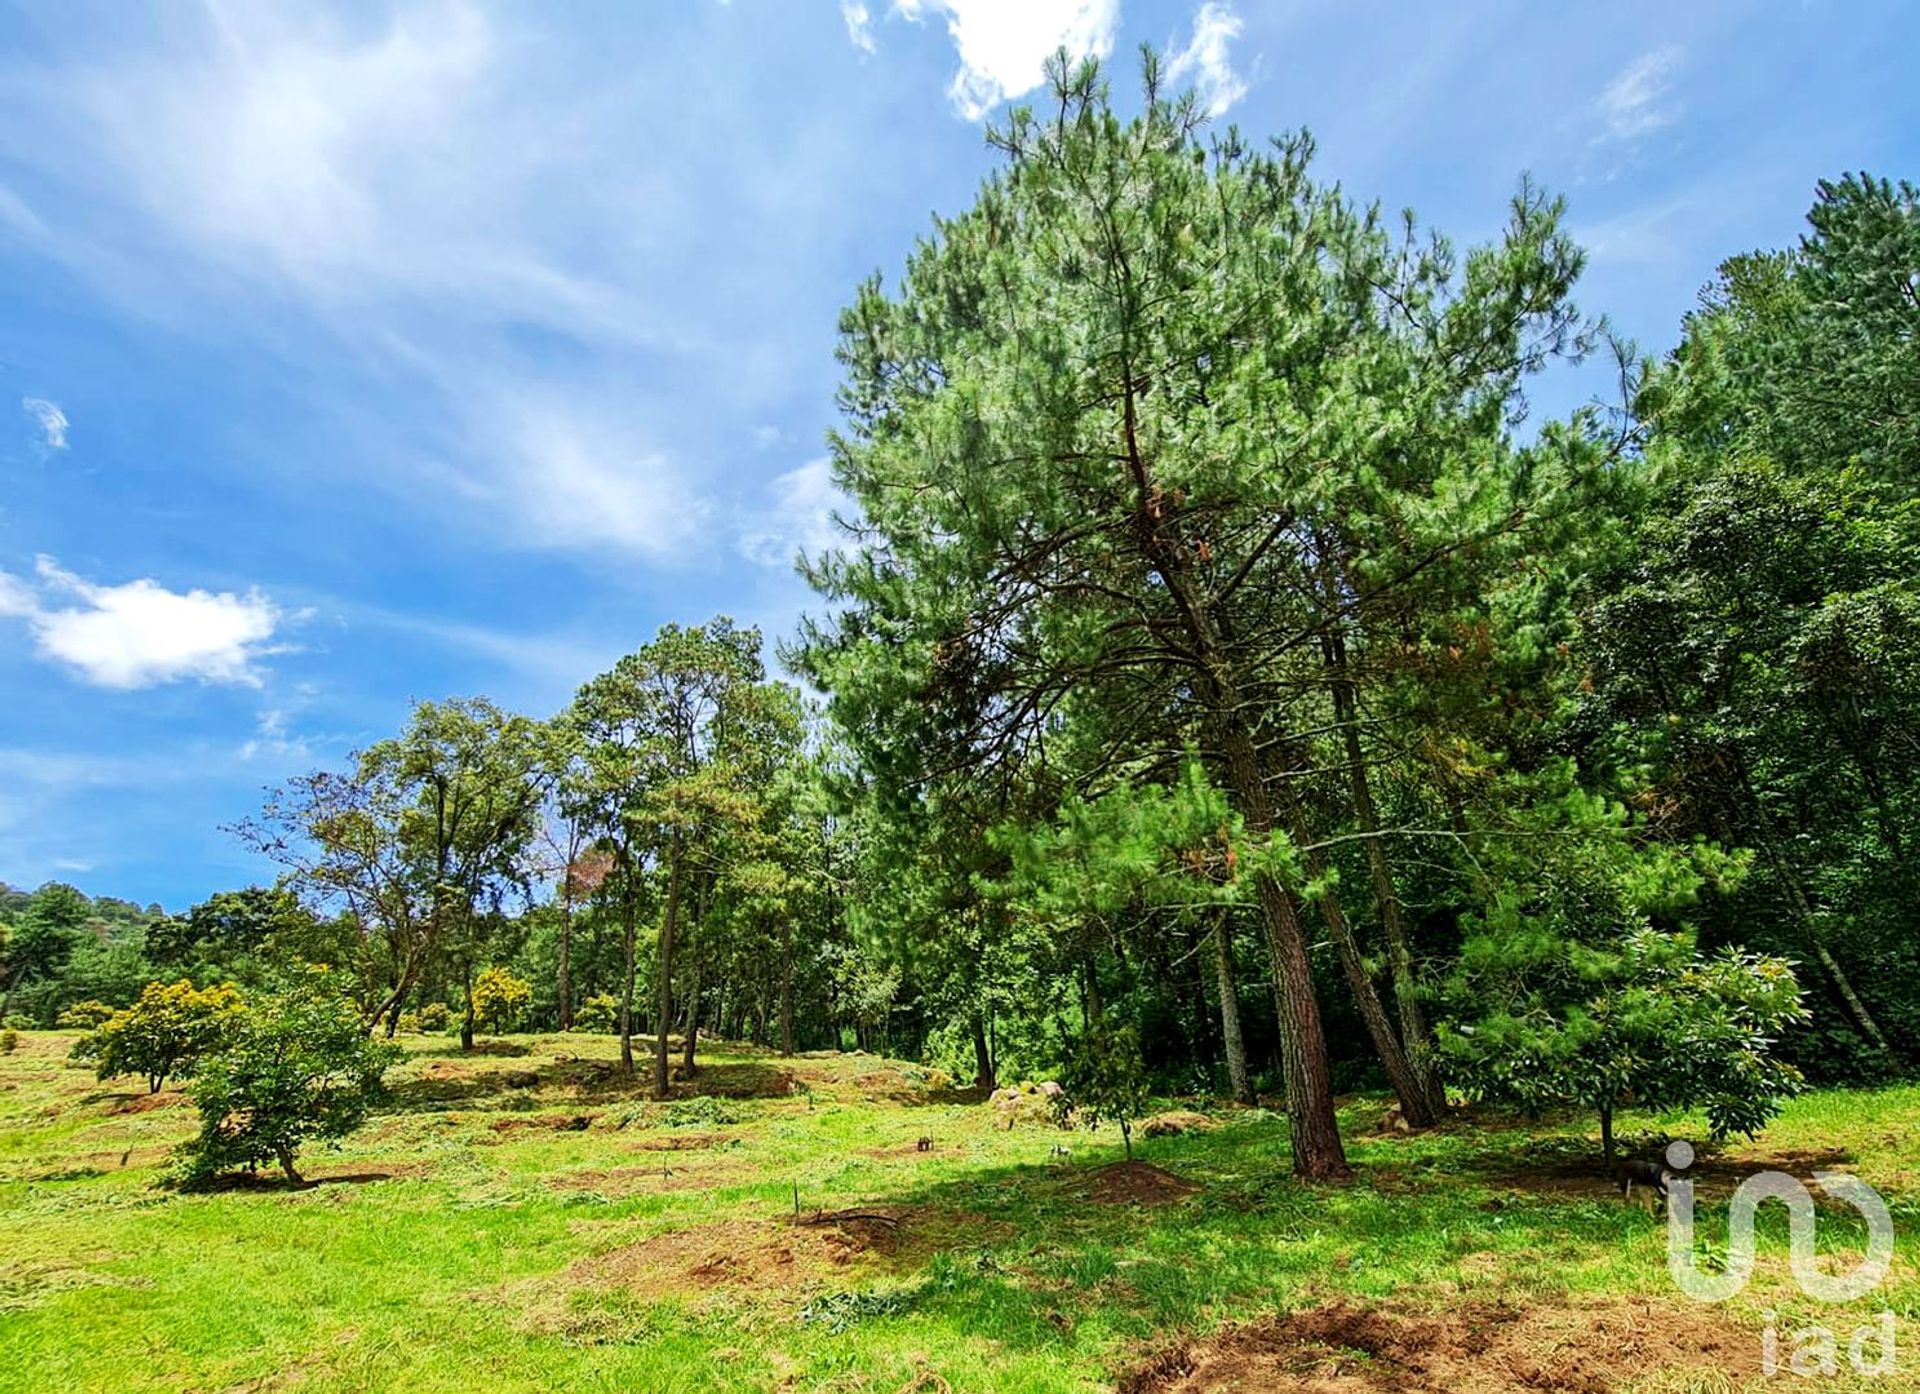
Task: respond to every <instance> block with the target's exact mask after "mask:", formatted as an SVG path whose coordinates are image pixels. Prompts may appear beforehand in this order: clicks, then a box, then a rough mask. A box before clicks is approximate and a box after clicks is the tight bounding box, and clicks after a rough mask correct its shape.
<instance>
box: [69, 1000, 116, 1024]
mask: <svg viewBox="0 0 1920 1394" xmlns="http://www.w3.org/2000/svg"><path fill="white" fill-rule="evenodd" d="M118 1010H119V1008H117V1007H109V1006H108V1005H107V1004H106V1003H105V1002H96V1001H93V1000H91V999H89V1000H87V1001H85V1002H75V1003H74V1004H73V1005H72V1006H71V1007H68V1008H67V1009H66V1010H65V1011H64V1012H62V1013H60V1015H59V1016H57V1017H55V1018H54V1020H53V1024H54V1025H55V1026H63V1027H66V1028H67V1029H68V1030H80V1031H91V1030H93V1029H94V1028H95V1027H97V1026H99V1025H101V1024H102V1023H103V1022H105V1021H106V1020H107V1018H109V1017H111V1016H112V1015H113V1014H114V1013H115V1012H116V1011H118Z"/></svg>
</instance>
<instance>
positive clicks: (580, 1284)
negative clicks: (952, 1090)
mask: <svg viewBox="0 0 1920 1394" xmlns="http://www.w3.org/2000/svg"><path fill="white" fill-rule="evenodd" d="M1005 1233H1006V1226H1004V1225H1001V1224H998V1223H997V1222H995V1221H992V1220H989V1219H987V1218H986V1217H984V1216H981V1215H975V1214H970V1213H967V1212H964V1211H952V1210H940V1209H934V1208H931V1207H919V1206H900V1205H890V1206H880V1207H875V1208H873V1209H851V1210H830V1211H807V1212H803V1213H802V1214H800V1215H797V1216H781V1217H780V1218H778V1219H763V1220H726V1221H720V1222H716V1223H714V1224H708V1225H699V1226H696V1227H694V1228H692V1229H682V1230H674V1231H670V1232H669V1233H666V1234H656V1235H654V1236H653V1237H652V1238H649V1239H642V1240H640V1241H639V1242H637V1243H633V1244H627V1245H624V1246H622V1247H621V1248H618V1249H614V1250H612V1251H611V1252H609V1253H605V1254H601V1255H599V1256H597V1257H595V1258H590V1259H585V1260H582V1261H581V1262H579V1263H576V1264H574V1265H573V1267H571V1268H569V1269H568V1270H567V1272H566V1274H565V1278H564V1281H565V1283H566V1285H567V1286H569V1287H574V1288H588V1289H592V1290H596V1291H599V1290H605V1289H608V1288H618V1289H624V1290H626V1291H628V1292H632V1293H635V1294H637V1295H640V1296H643V1297H666V1296H685V1295H687V1294H689V1293H699V1292H705V1291H710V1290H713V1289H716V1288H729V1289H734V1288H738V1289H751V1290H753V1291H756V1292H768V1293H787V1292H795V1291H804V1290H807V1289H812V1288H818V1287H821V1286H824V1285H827V1284H829V1283H840V1284H844V1283H845V1282H846V1275H847V1274H848V1272H849V1271H853V1270H857V1269H860V1268H873V1269H889V1268H899V1267H904V1266H911V1265H914V1264H919V1263H922V1262H924V1261H925V1260H926V1258H927V1257H928V1256H929V1255H930V1254H931V1253H933V1252H934V1251H936V1250H938V1249H942V1248H947V1247H952V1246H955V1245H960V1244H967V1243H972V1244H978V1243H982V1242H985V1241H986V1240H988V1239H992V1238H998V1237H1001V1236H1003V1235H1004V1234H1005Z"/></svg>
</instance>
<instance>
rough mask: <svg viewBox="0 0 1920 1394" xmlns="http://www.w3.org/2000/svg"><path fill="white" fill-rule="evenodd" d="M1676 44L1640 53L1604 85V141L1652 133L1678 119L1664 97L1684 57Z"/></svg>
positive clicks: (1602, 98)
mask: <svg viewBox="0 0 1920 1394" xmlns="http://www.w3.org/2000/svg"><path fill="white" fill-rule="evenodd" d="M1684 56H1685V55H1684V52H1683V50H1682V49H1681V48H1680V47H1679V46H1678V45H1676V44H1668V45H1665V46H1664V47H1661V48H1656V49H1653V50H1652V51H1650V52H1647V53H1643V54H1641V55H1640V56H1639V57H1638V58H1636V59H1634V60H1633V61H1632V62H1631V63H1629V64H1627V66H1626V67H1624V68H1622V69H1621V70H1620V72H1619V73H1618V74H1617V75H1616V76H1615V77H1614V79H1613V81H1612V82H1610V83H1608V84H1607V87H1606V90H1605V91H1604V92H1602V93H1601V94H1600V104H1599V114H1600V119H1601V122H1602V124H1603V127H1604V129H1603V131H1602V135H1601V138H1602V139H1605V140H1636V139H1638V138H1639V137H1641V136H1644V135H1651V134H1652V133H1653V132H1655V131H1657V130H1660V129H1661V128H1662V127H1664V126H1670V125H1672V124H1673V123H1674V121H1675V120H1677V119H1678V118H1679V114H1680V113H1679V110H1678V108H1677V107H1675V106H1674V105H1672V104H1671V103H1669V102H1668V100H1667V94H1668V93H1669V92H1670V91H1671V90H1672V87H1673V76H1674V73H1675V71H1676V70H1677V69H1678V68H1679V66H1680V60H1681V59H1682V58H1683V57H1684Z"/></svg>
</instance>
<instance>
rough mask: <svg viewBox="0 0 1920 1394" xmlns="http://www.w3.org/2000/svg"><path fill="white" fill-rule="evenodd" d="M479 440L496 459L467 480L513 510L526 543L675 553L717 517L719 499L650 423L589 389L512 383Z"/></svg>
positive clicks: (656, 556) (660, 555)
mask: <svg viewBox="0 0 1920 1394" xmlns="http://www.w3.org/2000/svg"><path fill="white" fill-rule="evenodd" d="M488 438H490V439H488ZM474 444H475V448H476V449H477V450H478V449H489V448H490V449H491V450H492V451H493V460H492V463H491V467H490V470H489V471H488V472H487V473H485V474H483V476H482V477H480V478H478V479H476V480H473V481H470V482H469V484H468V487H469V488H470V489H471V491H472V492H474V493H475V494H477V495H478V496H479V497H480V498H482V499H483V500H487V501H491V502H494V503H495V504H496V505H497V506H499V507H500V509H501V510H502V511H503V512H504V513H506V514H508V515H509V516H511V517H512V518H513V519H514V526H515V530H516V540H519V541H522V542H527V543H533V544H536V545H540V546H558V547H567V548H574V549H580V550H588V549H594V548H606V547H609V546H611V547H616V548H619V549H621V550H624V551H629V552H634V553H638V554H639V555H641V556H644V557H648V558H651V559H653V560H656V561H659V560H668V559H672V558H675V557H680V556H684V555H686V554H687V553H688V552H689V550H690V549H691V547H692V544H693V543H694V542H695V541H697V539H698V537H699V536H700V534H701V532H702V531H703V530H704V529H705V528H706V527H707V525H708V523H709V520H710V518H711V514H712V505H711V503H710V502H709V501H708V499H707V498H706V497H705V495H704V494H702V493H701V491H700V490H699V488H698V487H697V486H696V485H695V484H694V483H693V482H691V481H690V480H688V479H687V478H686V477H685V475H684V473H683V472H682V471H681V470H680V468H679V467H678V465H677V464H676V463H675V461H674V459H673V458H672V457H671V456H670V455H668V454H667V453H666V452H664V451H662V450H659V449H658V448H656V447H654V446H653V445H651V444H650V443H649V441H648V439H647V433H646V431H645V429H644V427H643V426H641V425H640V424H639V423H637V422H633V421H629V420H626V419H624V418H623V417H621V416H620V415H619V414H618V412H617V411H611V412H610V411H609V410H608V409H607V408H606V407H605V406H604V405H596V404H594V403H592V402H591V401H589V400H587V399H586V398H585V394H579V393H573V392H549V391H541V390H537V389H533V388H521V389H509V390H508V391H507V393H506V395H505V396H504V397H503V399H502V400H501V401H500V402H499V403H498V404H497V411H496V414H495V416H494V417H493V418H492V419H491V421H490V423H489V426H488V427H487V428H483V438H481V439H477V440H476V441H475V442H474Z"/></svg>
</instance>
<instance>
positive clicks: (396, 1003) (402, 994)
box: [367, 962, 418, 1040]
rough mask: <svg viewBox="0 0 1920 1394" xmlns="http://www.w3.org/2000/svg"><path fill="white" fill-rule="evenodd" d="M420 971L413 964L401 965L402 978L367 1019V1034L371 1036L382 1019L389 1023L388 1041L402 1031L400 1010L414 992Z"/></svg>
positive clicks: (397, 980)
mask: <svg viewBox="0 0 1920 1394" xmlns="http://www.w3.org/2000/svg"><path fill="white" fill-rule="evenodd" d="M417 973H418V969H417V968H416V967H415V966H414V964H413V963H411V962H409V963H405V964H403V965H401V968H400V976H399V977H398V978H397V979H396V980H395V981H394V984H393V991H392V992H390V993H388V994H387V996H386V998H385V999H384V1000H383V1001H382V1002H381V1003H380V1005H379V1006H377V1007H375V1008H374V1009H373V1015H371V1016H369V1017H368V1018H367V1034H368V1035H369V1036H371V1035H372V1034H373V1032H374V1029H375V1028H376V1027H378V1026H379V1025H380V1020H381V1018H382V1017H385V1018H386V1022H387V1039H388V1040H392V1039H393V1037H394V1035H395V1033H396V1032H398V1031H399V1029H400V1009H401V1008H402V1007H403V1006H405V1005H406V1001H407V994H408V993H409V992H412V991H413V980H414V978H415V976H416V975H417Z"/></svg>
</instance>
